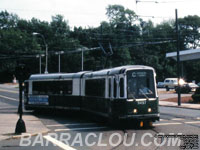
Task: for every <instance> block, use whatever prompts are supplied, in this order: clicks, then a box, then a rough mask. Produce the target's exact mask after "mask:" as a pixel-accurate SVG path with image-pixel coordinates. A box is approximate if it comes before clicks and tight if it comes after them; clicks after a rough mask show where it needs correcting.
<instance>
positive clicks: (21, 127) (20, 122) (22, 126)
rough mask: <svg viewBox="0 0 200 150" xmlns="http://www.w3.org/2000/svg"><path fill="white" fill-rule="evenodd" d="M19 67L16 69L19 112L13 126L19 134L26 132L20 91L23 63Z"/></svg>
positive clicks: (21, 87)
mask: <svg viewBox="0 0 200 150" xmlns="http://www.w3.org/2000/svg"><path fill="white" fill-rule="evenodd" d="M19 67H20V68H19V69H18V74H20V75H18V79H19V106H18V113H19V119H18V121H17V124H16V128H15V133H16V134H21V133H23V132H26V126H25V122H24V121H23V119H22V114H23V108H22V91H23V86H22V83H23V79H22V78H23V77H22V75H23V65H21V66H19Z"/></svg>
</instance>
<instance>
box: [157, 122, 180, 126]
mask: <svg viewBox="0 0 200 150" xmlns="http://www.w3.org/2000/svg"><path fill="white" fill-rule="evenodd" d="M179 124H182V123H179V122H173V123H157V124H154V126H167V125H179Z"/></svg>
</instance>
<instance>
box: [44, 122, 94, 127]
mask: <svg viewBox="0 0 200 150" xmlns="http://www.w3.org/2000/svg"><path fill="white" fill-rule="evenodd" d="M95 124H96V123H72V124H70V123H68V124H53V125H46V126H47V127H61V126H73V125H95Z"/></svg>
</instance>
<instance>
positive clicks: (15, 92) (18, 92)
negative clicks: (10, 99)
mask: <svg viewBox="0 0 200 150" xmlns="http://www.w3.org/2000/svg"><path fill="white" fill-rule="evenodd" d="M0 91H1V92H8V93H16V94H18V93H19V92H18V91H10V90H3V89H0Z"/></svg>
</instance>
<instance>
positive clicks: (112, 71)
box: [29, 65, 154, 80]
mask: <svg viewBox="0 0 200 150" xmlns="http://www.w3.org/2000/svg"><path fill="white" fill-rule="evenodd" d="M135 69H136V70H137V69H148V70H149V69H150V70H154V69H153V68H152V67H149V66H142V65H128V66H120V67H115V68H111V69H103V70H100V71H94V72H90V71H82V72H78V73H53V74H34V75H31V76H30V78H29V80H59V79H63V80H64V79H69V78H70V79H72V78H81V77H94V76H111V75H115V74H122V73H124V72H125V71H126V70H135Z"/></svg>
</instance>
